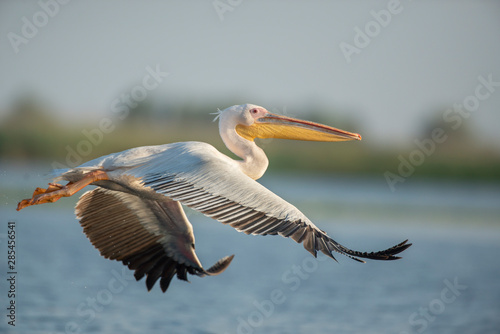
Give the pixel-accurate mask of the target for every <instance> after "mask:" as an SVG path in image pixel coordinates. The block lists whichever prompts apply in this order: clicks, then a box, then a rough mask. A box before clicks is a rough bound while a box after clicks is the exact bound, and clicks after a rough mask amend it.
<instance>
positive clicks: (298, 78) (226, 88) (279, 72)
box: [0, 0, 500, 147]
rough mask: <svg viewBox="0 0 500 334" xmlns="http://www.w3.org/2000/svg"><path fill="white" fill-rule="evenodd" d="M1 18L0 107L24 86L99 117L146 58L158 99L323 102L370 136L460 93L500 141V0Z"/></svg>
mask: <svg viewBox="0 0 500 334" xmlns="http://www.w3.org/2000/svg"><path fill="white" fill-rule="evenodd" d="M59 1H60V2H59ZM33 27H34V29H33ZM30 28H31V30H30ZM0 30H1V34H0V59H1V61H0V121H1V116H2V114H5V113H6V112H7V111H8V110H9V108H10V106H11V105H12V103H13V101H15V99H16V98H18V97H19V96H20V95H21V94H22V93H23V92H26V91H31V92H34V93H35V94H36V95H37V96H40V97H42V98H43V99H44V100H45V101H47V103H48V104H49V105H50V106H52V107H53V109H54V112H56V113H57V114H58V115H60V116H61V118H62V119H63V120H65V121H67V122H70V121H72V120H75V119H76V120H80V119H89V118H90V119H92V118H96V119H98V118H99V117H104V116H105V115H109V114H110V113H111V112H112V110H113V105H114V104H115V103H116V99H120V96H122V95H121V94H124V93H130V92H131V91H132V90H133V89H134V87H136V86H138V85H139V86H141V85H142V86H144V82H143V81H144V80H145V77H147V76H148V73H149V75H151V74H150V72H151V71H153V72H154V71H155V70H156V71H157V72H160V73H168V75H166V74H165V75H164V76H162V77H161V78H159V80H160V81H161V82H160V81H157V83H158V85H154V81H150V80H152V78H149V79H146V81H147V82H146V84H149V85H148V87H151V89H148V90H147V92H146V93H147V94H148V96H149V97H154V98H155V99H156V100H157V101H160V102H164V101H167V102H168V101H178V100H185V101H194V102H196V103H197V104H201V105H202V104H203V102H204V101H210V103H211V104H213V103H216V104H217V103H220V104H221V105H220V108H221V109H222V108H225V107H227V105H224V104H225V103H228V101H234V102H235V103H253V104H257V105H261V106H264V107H267V108H268V109H274V110H276V109H277V110H286V112H288V113H290V114H302V113H307V109H308V106H309V107H310V108H311V109H313V107H315V106H321V107H322V108H323V109H324V110H326V112H329V110H331V112H332V114H334V115H337V116H339V117H345V118H348V119H353V120H355V121H356V122H357V123H356V124H359V127H360V128H361V129H349V130H351V131H354V132H360V133H361V134H362V135H363V138H364V140H366V139H368V140H371V141H373V142H377V143H380V144H391V143H395V142H398V141H410V142H411V141H412V140H413V139H417V138H418V136H419V135H420V131H421V127H422V123H423V122H424V121H425V120H427V119H430V118H432V117H431V116H432V115H433V114H436V113H437V114H442V113H443V111H444V110H446V109H448V108H451V107H453V105H454V104H457V103H458V104H464V103H471V105H472V107H471V108H473V109H474V110H473V111H471V112H469V113H468V114H467V116H459V117H462V118H463V121H464V122H463V124H467V126H468V127H469V128H471V129H473V132H474V136H475V137H476V139H479V140H481V141H482V142H484V143H486V142H490V143H494V144H495V145H497V147H500V131H498V126H499V125H500V86H499V85H500V84H497V86H495V83H497V82H500V43H499V41H500V2H498V1H439V2H438V1H409V0H402V1H400V2H397V1H395V0H390V1H369V2H368V1H367V2H361V1H359V2H354V1H263V0H261V1H248V0H220V1H219V0H215V1H117V0H115V1H97V0H96V1H79V0H72V1H68V0H64V1H63V0H58V1H57V0H40V1H2V2H1V3H0ZM148 69H149V70H148ZM488 80H489V81H490V82H493V83H492V84H491V83H490V84H489V89H490V90H488V87H482V88H481V87H479V88H478V86H481V85H482V86H484V85H485V84H484V82H485V81H486V82H487V81H488ZM152 86H155V87H154V88H152ZM477 91H479V94H480V97H481V99H478V98H476V99H475V100H474V97H475V96H476V94H478V93H477ZM140 92H141V91H140V89H139V88H138V89H137V92H136V93H137V94H139V93H140ZM485 95H488V96H487V97H485ZM137 96H139V95H137ZM474 102H477V103H476V104H475V105H474ZM304 109H305V110H304ZM206 112H207V113H209V112H214V110H207V111H206ZM457 115H460V114H456V115H455V116H457ZM449 116H450V115H449ZM450 117H451V116H450ZM457 117H458V116H457ZM332 125H335V124H332Z"/></svg>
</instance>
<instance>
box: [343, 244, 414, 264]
mask: <svg viewBox="0 0 500 334" xmlns="http://www.w3.org/2000/svg"><path fill="white" fill-rule="evenodd" d="M407 242H408V239H406V240H404V241H403V242H400V243H399V244H397V245H395V246H393V247H391V248H388V249H385V250H382V251H379V252H372V253H362V254H352V255H356V256H359V257H363V258H367V259H371V260H382V261H393V260H399V259H401V258H402V257H401V256H395V255H396V254H399V253H401V252H403V251H405V250H406V249H408V248H409V247H410V246H411V245H412V244H411V243H410V244H409V243H407Z"/></svg>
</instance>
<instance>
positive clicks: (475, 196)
mask: <svg viewBox="0 0 500 334" xmlns="http://www.w3.org/2000/svg"><path fill="white" fill-rule="evenodd" d="M25 178H27V179H28V180H27V181H26V182H24V183H23V186H22V188H23V189H22V191H23V192H26V193H29V192H30V191H32V188H33V187H34V186H41V185H43V183H44V181H40V180H39V179H37V178H36V177H29V175H28V177H26V176H25ZM379 181H380V180H355V179H344V180H340V179H325V178H307V179H303V178H301V179H297V178H293V177H281V178H280V177H277V176H270V177H268V178H267V179H264V180H263V181H262V182H263V183H264V184H266V186H269V188H271V189H272V190H273V191H275V192H277V193H279V194H280V195H282V196H283V197H285V198H286V199H287V200H289V201H290V202H292V203H294V204H296V205H297V206H298V207H299V208H300V209H301V210H303V211H304V212H305V213H306V215H307V216H308V217H309V218H311V219H312V220H313V221H314V222H315V223H316V224H317V225H319V226H320V228H322V229H324V230H326V231H327V232H328V233H329V235H330V236H332V237H333V238H334V239H336V240H337V241H339V242H341V243H343V244H344V245H346V246H348V247H350V248H353V249H358V250H364V251H369V250H379V249H383V248H386V247H389V246H392V245H393V244H396V243H397V242H400V241H402V240H404V239H406V238H409V239H410V241H411V242H412V243H413V246H412V247H411V248H410V249H408V250H407V251H405V252H404V253H403V256H404V258H403V259H402V260H399V261H392V262H378V261H369V262H368V263H366V264H360V263H357V262H355V261H352V260H350V259H348V258H346V257H344V256H341V255H338V256H337V259H338V260H339V263H335V262H334V261H332V260H330V259H328V258H325V257H324V256H322V255H320V256H318V259H317V260H315V259H314V258H313V257H312V256H311V255H310V254H309V253H307V252H306V251H305V250H304V249H303V247H302V245H298V244H296V243H294V242H293V241H291V240H288V239H284V238H281V237H271V236H267V237H259V236H247V235H245V234H242V233H238V232H236V231H235V230H233V229H232V228H230V227H228V226H224V225H222V224H220V223H218V222H216V221H212V220H210V219H209V218H206V217H204V216H202V215H199V214H196V213H194V212H192V211H189V212H188V215H189V219H190V220H191V221H192V222H193V225H194V228H195V236H196V243H197V246H196V249H197V252H198V255H199V257H200V260H201V261H202V263H203V264H204V265H205V267H208V266H210V265H212V264H213V263H214V262H215V261H216V260H217V259H219V258H220V257H222V256H224V255H229V254H233V253H234V254H236V257H235V259H234V261H233V263H232V264H231V266H230V267H229V268H228V270H227V271H226V272H224V273H223V274H221V275H220V276H217V277H205V278H198V277H190V280H191V283H186V282H182V281H179V280H177V279H174V280H173V281H172V284H171V285H170V288H169V290H168V291H167V293H165V294H163V293H162V292H161V290H160V289H159V287H158V286H155V288H153V290H152V291H151V292H149V293H148V292H147V290H146V288H145V283H144V280H142V281H139V282H135V281H134V280H133V277H132V273H131V272H130V271H129V270H127V269H123V268H125V267H124V266H122V265H121V263H118V262H114V261H109V260H106V259H104V258H102V257H100V256H99V254H98V251H97V250H96V249H94V248H93V247H92V245H91V244H90V243H89V242H88V240H87V239H86V238H85V236H84V235H83V233H82V231H81V228H80V226H79V224H78V222H77V221H76V220H75V217H74V214H73V209H72V208H71V205H73V204H74V201H75V200H76V199H73V198H71V199H64V200H61V201H59V202H58V203H55V204H52V205H44V206H38V207H31V208H28V209H26V210H23V211H21V212H19V213H17V212H15V211H14V210H13V206H14V205H15V202H16V200H18V199H19V198H18V195H4V198H3V199H4V201H3V204H4V205H3V206H2V207H0V210H1V211H0V213H1V217H2V218H1V219H2V222H1V223H2V225H1V226H2V227H1V229H0V233H2V234H1V235H0V236H1V237H2V238H0V241H2V244H1V245H0V247H1V252H0V254H1V256H0V264H1V268H0V269H1V271H2V275H6V274H5V273H6V271H7V270H6V269H5V268H6V264H5V258H6V252H7V250H6V238H5V236H6V235H5V233H6V230H7V229H6V222H7V220H9V219H13V220H15V221H16V229H17V233H16V236H17V272H18V275H17V282H16V284H17V286H16V292H17V295H16V307H17V308H16V327H12V326H8V325H7V323H6V319H5V314H6V310H5V305H6V301H7V298H6V296H7V286H6V281H5V280H2V284H1V286H0V288H1V291H0V296H1V300H2V304H3V305H2V309H3V310H4V311H3V312H2V313H3V314H2V321H1V322H0V332H6V333H72V332H76V333H108V332H109V333H111V332H112V333H223V334H224V333H312V332H314V333H333V332H338V333H398V334H399V333H499V332H500V279H499V277H500V266H499V264H500V263H499V260H498V259H497V256H498V255H497V254H499V253H500V242H499V241H500V224H499V222H500V219H499V218H500V208H499V205H498V204H499V203H500V188H499V187H498V186H495V185H486V184H481V185H478V184H467V183H462V184H456V183H432V182H421V181H418V182H417V181H414V183H413V184H412V183H410V182H408V184H405V187H401V189H400V190H398V191H397V192H396V193H391V192H390V191H389V190H388V187H387V186H386V185H385V184H384V183H383V180H382V182H379ZM2 182H3V186H4V187H7V186H9V185H11V184H12V183H15V182H14V181H12V180H11V179H7V178H3V179H2ZM40 182H42V183H40ZM27 189H29V190H27ZM63 201H64V202H63Z"/></svg>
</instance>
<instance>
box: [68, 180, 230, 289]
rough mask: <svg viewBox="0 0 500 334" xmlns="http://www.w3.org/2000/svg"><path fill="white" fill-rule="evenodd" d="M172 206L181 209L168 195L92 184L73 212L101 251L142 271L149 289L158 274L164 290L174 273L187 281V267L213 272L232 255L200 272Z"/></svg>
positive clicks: (188, 231) (188, 234) (187, 230)
mask: <svg viewBox="0 0 500 334" xmlns="http://www.w3.org/2000/svg"><path fill="white" fill-rule="evenodd" d="M176 208H177V210H182V208H181V207H180V205H179V204H178V203H175V202H172V201H171V200H168V199H167V198H165V199H164V201H163V202H159V201H153V200H149V199H144V198H139V197H137V196H135V195H132V194H128V193H124V192H119V191H114V190H109V189H104V188H96V189H94V190H91V191H88V192H86V193H85V194H83V195H82V196H81V198H80V200H79V202H78V204H77V206H76V215H77V217H78V218H79V219H80V224H81V225H82V227H83V231H84V233H85V234H86V235H87V237H88V238H89V240H90V241H91V243H92V244H93V245H94V246H95V247H96V248H97V249H98V250H99V252H100V253H101V255H102V256H104V257H105V258H108V259H111V260H117V261H122V262H123V264H125V265H127V266H128V267H129V269H132V270H134V271H135V273H134V276H135V278H136V279H137V280H140V279H142V278H143V277H144V276H147V278H146V287H147V289H148V290H151V289H152V287H153V286H154V284H155V283H156V282H157V281H158V279H160V288H161V290H162V291H163V292H165V291H166V290H167V288H168V286H169V284H170V281H171V280H172V277H173V276H174V275H175V274H177V277H179V278H180V279H183V280H187V274H186V273H188V272H189V273H190V274H194V275H198V276H205V275H217V274H219V273H221V272H222V271H224V270H225V269H226V268H227V266H228V265H229V263H230V262H231V260H232V257H231V258H229V257H226V258H224V259H221V260H219V262H217V265H218V267H217V268H218V269H219V270H218V271H217V270H212V271H210V272H207V271H205V270H204V269H203V267H202V266H201V263H200V262H199V260H198V258H197V256H196V254H195V252H194V236H193V234H192V227H191V224H190V223H189V222H188V221H187V220H186V219H185V218H184V217H185V216H184V214H183V212H180V211H179V212H176ZM176 217H177V219H176ZM183 245H189V247H191V245H193V246H192V247H193V248H192V249H189V248H186V247H188V246H183ZM183 247H184V248H183Z"/></svg>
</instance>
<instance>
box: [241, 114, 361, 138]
mask: <svg viewBox="0 0 500 334" xmlns="http://www.w3.org/2000/svg"><path fill="white" fill-rule="evenodd" d="M236 132H238V134H239V135H240V136H242V137H243V138H245V139H247V140H251V141H253V140H254V139H255V138H280V139H293V140H308V141H325V142H327V141H347V140H361V136H360V135H359V134H357V133H352V132H347V131H344V130H340V129H336V128H333V127H330V126H328V125H323V124H319V123H313V122H309V121H303V120H300V119H295V118H291V117H285V116H280V115H275V114H271V113H267V114H266V115H265V116H264V117H261V118H258V119H256V120H255V123H254V124H252V125H250V126H246V125H241V124H239V125H237V126H236Z"/></svg>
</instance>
